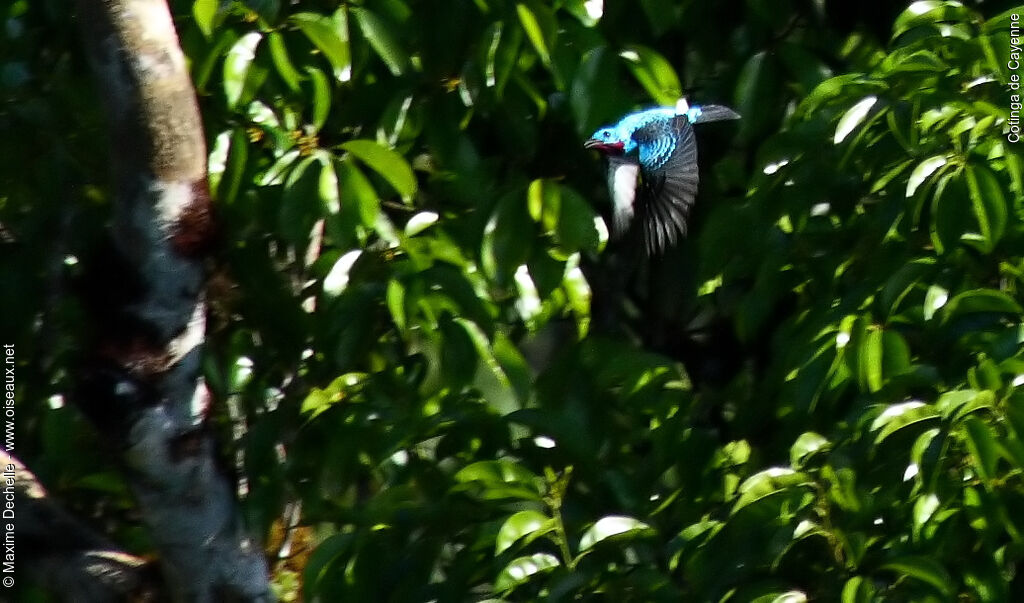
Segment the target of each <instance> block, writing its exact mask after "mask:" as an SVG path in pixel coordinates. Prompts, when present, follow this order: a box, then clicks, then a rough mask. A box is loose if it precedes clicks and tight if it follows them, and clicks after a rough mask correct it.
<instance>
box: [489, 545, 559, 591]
mask: <svg viewBox="0 0 1024 603" xmlns="http://www.w3.org/2000/svg"><path fill="white" fill-rule="evenodd" d="M559 565H561V563H560V562H559V561H558V558H557V557H555V556H554V555H549V554H547V553H537V554H535V555H530V556H529V557H518V558H516V559H513V560H512V562H511V563H509V564H508V565H506V566H505V569H503V570H501V573H500V574H498V578H497V579H496V580H495V581H494V590H495V591H498V592H502V591H507V590H511V589H513V588H515V587H517V586H519V585H521V584H525V583H526V582H528V581H529V580H530V578H532V577H533V576H534V575H536V574H541V573H547V572H550V571H551V570H552V569H554V568H556V567H558V566H559Z"/></svg>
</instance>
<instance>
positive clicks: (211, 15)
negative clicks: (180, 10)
mask: <svg viewBox="0 0 1024 603" xmlns="http://www.w3.org/2000/svg"><path fill="white" fill-rule="evenodd" d="M218 5H219V2H218V0H195V2H193V4H192V17H193V18H195V20H196V25H197V26H198V27H199V31H201V32H203V35H204V36H206V37H207V38H209V37H210V35H211V34H212V33H213V28H214V27H215V26H216V22H215V19H216V17H217V8H218Z"/></svg>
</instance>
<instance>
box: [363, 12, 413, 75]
mask: <svg viewBox="0 0 1024 603" xmlns="http://www.w3.org/2000/svg"><path fill="white" fill-rule="evenodd" d="M351 10H352V13H353V14H354V15H355V17H356V23H358V24H359V30H360V31H361V32H363V37H365V38H366V40H367V41H368V42H369V43H370V46H371V47H372V48H373V50H374V51H375V52H376V53H377V56H379V57H380V58H381V60H383V61H384V64H385V65H387V68H388V70H389V71H391V75H395V76H399V75H402V74H403V73H405V72H406V71H408V69H409V55H408V53H407V52H406V51H405V49H403V48H402V45H401V44H400V43H399V42H398V36H396V35H395V33H394V31H393V26H392V25H391V24H390V23H388V22H386V21H384V20H383V19H381V18H380V17H379V16H378V15H377V13H374V12H372V11H370V10H367V9H365V8H359V7H353V8H352V9H351Z"/></svg>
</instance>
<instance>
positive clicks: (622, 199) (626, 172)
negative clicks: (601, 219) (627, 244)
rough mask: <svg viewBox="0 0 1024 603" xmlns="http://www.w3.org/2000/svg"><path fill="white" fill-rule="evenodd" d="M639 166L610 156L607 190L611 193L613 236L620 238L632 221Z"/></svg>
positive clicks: (621, 158)
mask: <svg viewBox="0 0 1024 603" xmlns="http://www.w3.org/2000/svg"><path fill="white" fill-rule="evenodd" d="M639 175H640V164H638V163H634V162H633V161H630V160H628V159H625V158H623V157H616V156H612V157H610V158H609V161H608V188H609V189H610V190H611V193H612V204H613V205H614V211H613V213H612V225H613V228H614V229H615V236H621V235H622V234H623V233H624V232H626V230H628V229H629V223H630V221H632V220H633V208H634V205H633V202H634V201H635V200H636V185H637V177H638V176H639Z"/></svg>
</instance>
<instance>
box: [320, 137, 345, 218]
mask: <svg viewBox="0 0 1024 603" xmlns="http://www.w3.org/2000/svg"><path fill="white" fill-rule="evenodd" d="M317 158H318V159H319V160H320V163H321V167H320V184H319V186H318V187H317V188H318V190H319V192H320V203H322V204H323V208H324V211H325V212H326V213H328V214H336V213H338V212H339V211H340V210H341V195H340V194H339V191H338V174H337V173H336V172H335V171H334V162H333V161H332V158H331V156H330V155H328V154H327V153H326V152H318V153H317Z"/></svg>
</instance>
